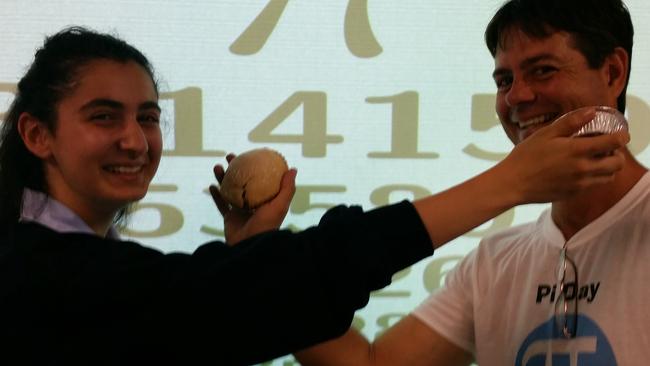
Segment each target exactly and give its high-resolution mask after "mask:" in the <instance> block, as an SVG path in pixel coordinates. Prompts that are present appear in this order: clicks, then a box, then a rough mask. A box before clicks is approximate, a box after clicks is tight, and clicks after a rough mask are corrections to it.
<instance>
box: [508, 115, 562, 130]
mask: <svg viewBox="0 0 650 366" xmlns="http://www.w3.org/2000/svg"><path fill="white" fill-rule="evenodd" d="M557 116H558V114H557V113H547V114H543V115H541V116H537V117H534V118H531V119H527V120H524V121H516V120H513V121H512V123H515V124H517V125H518V126H519V128H528V127H530V126H534V125H538V124H541V123H548V122H551V121H553V120H555V118H557Z"/></svg>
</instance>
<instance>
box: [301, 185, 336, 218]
mask: <svg viewBox="0 0 650 366" xmlns="http://www.w3.org/2000/svg"><path fill="white" fill-rule="evenodd" d="M345 190H346V188H345V186H319V185H300V186H297V187H296V193H295V195H294V196H293V200H292V201H291V206H290V211H291V213H292V214H304V213H305V212H307V211H309V210H313V209H318V208H320V209H325V210H327V209H329V208H332V207H334V206H335V205H334V204H331V203H314V202H312V200H311V197H312V193H343V192H345Z"/></svg>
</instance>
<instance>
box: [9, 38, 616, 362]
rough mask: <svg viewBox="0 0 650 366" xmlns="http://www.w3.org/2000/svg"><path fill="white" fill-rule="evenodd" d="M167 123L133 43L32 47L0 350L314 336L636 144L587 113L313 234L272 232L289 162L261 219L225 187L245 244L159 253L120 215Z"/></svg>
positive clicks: (100, 358) (12, 137) (106, 355)
mask: <svg viewBox="0 0 650 366" xmlns="http://www.w3.org/2000/svg"><path fill="white" fill-rule="evenodd" d="M159 119H160V108H159V106H158V89H157V86H156V82H155V78H154V73H153V71H152V67H151V65H150V63H149V61H148V60H147V59H146V58H145V56H143V55H142V53H140V52H139V51H138V50H136V49H135V48H133V47H132V46H130V45H128V44H127V43H125V42H124V41H122V40H120V39H118V38H116V37H113V36H110V35H106V34H101V33H96V32H93V31H89V30H87V29H83V28H76V27H74V28H69V29H65V30H63V31H61V32H59V33H57V34H55V35H53V36H51V37H48V38H47V39H46V41H45V44H44V45H43V47H42V48H41V49H39V50H38V52H37V53H36V56H35V59H34V62H33V63H32V65H31V67H30V68H29V70H28V71H27V73H26V74H25V76H24V77H23V78H22V79H21V80H20V82H19V84H18V91H17V94H16V97H15V100H14V102H13V104H12V105H11V107H10V110H9V111H8V113H7V114H6V118H5V121H4V124H3V126H2V133H1V140H0V310H1V313H2V314H3V315H4V318H3V321H2V326H1V327H0V349H2V352H0V359H7V360H9V359H13V358H15V357H19V359H20V360H22V362H21V364H53V365H59V364H71V363H81V362H83V363H84V364H95V365H96V364H115V365H123V364H131V363H136V362H137V363H143V364H156V363H163V364H170V363H172V364H182V365H190V364H204V363H208V362H212V363H213V364H221V365H226V364H227V365H232V364H251V363H256V362H261V361H263V360H267V359H271V358H274V357H277V356H280V355H283V354H287V353H290V352H292V351H296V350H298V349H301V348H304V347H306V346H309V345H313V344H316V343H318V342H321V341H323V340H326V339H329V338H332V337H335V336H338V335H341V334H343V333H344V332H345V331H346V330H347V329H348V327H349V326H350V322H351V319H352V316H353V314H354V311H355V310H356V309H358V308H361V307H363V306H364V305H365V304H366V303H367V301H368V296H369V292H370V291H372V290H375V289H378V288H381V287H383V286H386V285H387V284H389V283H390V279H391V276H392V274H394V273H395V272H397V271H398V270H400V269H403V268H404V267H407V266H409V265H411V264H413V263H415V262H416V261H418V260H420V259H422V258H424V257H426V256H428V255H430V254H431V253H432V252H433V249H434V247H437V246H440V245H442V244H444V243H446V242H448V241H449V240H451V239H453V238H455V237H456V236H458V235H461V234H462V233H464V232H466V231H468V230H470V229H472V228H473V227H475V226H477V225H479V224H481V223H482V222H484V221H486V220H488V219H490V218H492V217H494V216H496V215H498V214H499V213H501V212H503V211H504V210H506V209H508V208H510V207H512V206H514V205H517V204H521V203H526V202H543V201H550V200H554V199H558V198H561V197H564V196H566V195H568V194H571V193H572V192H575V191H576V190H577V189H581V188H585V187H589V186H592V185H594V184H599V183H601V182H603V181H608V180H610V179H611V178H612V176H613V175H614V174H615V173H616V171H617V170H618V169H620V166H621V165H622V157H621V154H620V153H619V152H617V151H616V150H617V149H618V148H620V147H621V146H623V145H624V144H625V143H626V142H627V138H628V136H627V134H625V133H620V134H618V135H611V136H602V137H597V138H592V139H575V140H574V139H571V138H569V137H567V136H570V135H571V133H572V132H573V131H575V130H577V129H578V128H579V127H580V126H581V125H582V124H584V123H585V121H586V120H587V119H588V116H583V118H582V120H581V121H578V120H577V119H576V120H567V121H562V122H561V123H557V124H555V125H553V126H551V127H549V128H545V129H543V130H540V131H539V132H537V133H536V134H535V135H534V136H532V137H531V138H529V139H527V140H526V141H525V142H524V143H522V144H519V145H518V146H517V147H516V148H515V150H514V151H513V152H512V153H511V154H510V155H509V156H508V157H507V158H506V159H504V160H503V161H502V162H501V163H499V164H497V165H496V166H495V167H493V168H492V169H490V170H488V171H486V172H485V173H483V174H481V175H479V176H477V177H476V178H473V179H471V180H469V181H467V182H465V183H463V184H461V185H459V186H457V187H454V188H452V189H450V190H448V191H445V192H442V193H440V194H438V195H434V196H431V197H428V198H425V199H422V200H418V201H415V202H413V203H410V202H402V203H399V204H396V205H391V206H387V207H383V208H379V209H376V210H373V211H369V212H365V213H364V212H363V211H362V210H361V209H360V208H359V207H344V206H339V207H337V208H335V209H332V210H330V211H329V212H328V213H327V214H326V215H325V216H324V217H323V219H322V220H321V223H320V224H319V225H317V226H314V227H313V228H310V229H308V230H305V231H303V232H300V233H290V232H288V231H279V230H276V229H277V227H278V226H279V225H280V223H281V222H282V219H283V218H284V216H285V215H286V212H287V209H288V207H289V202H290V201H291V198H292V195H293V192H294V190H295V186H294V179H295V170H291V171H290V172H289V173H287V174H286V175H285V177H284V179H283V185H282V189H281V192H280V193H279V194H278V196H277V197H276V198H275V199H274V200H272V201H271V202H269V203H268V204H266V205H264V206H263V207H261V208H260V209H258V210H256V211H255V212H254V213H253V214H251V215H249V216H247V215H243V214H242V213H241V212H239V211H231V210H230V208H229V207H228V206H227V205H226V204H225V203H224V201H223V200H222V199H221V197H220V195H219V192H218V190H214V191H213V196H214V199H215V202H216V203H217V206H218V207H219V210H220V211H221V213H222V215H223V216H224V219H225V223H226V229H227V231H228V237H227V238H228V241H230V242H233V243H234V242H239V243H238V245H236V246H227V245H224V243H222V242H211V243H206V244H204V245H203V246H201V247H200V248H199V249H197V250H196V251H195V252H194V253H192V254H178V253H177V254H163V253H161V252H158V251H156V250H153V249H148V248H145V247H142V246H140V245H139V244H137V243H134V242H129V241H121V240H120V239H119V236H118V234H117V232H116V230H115V229H114V227H113V224H114V223H115V221H116V220H117V219H119V218H120V217H121V216H122V215H123V214H124V212H125V210H126V208H127V207H128V205H129V204H131V203H133V202H135V201H137V200H139V199H141V198H142V197H143V196H144V195H145V194H146V192H147V188H148V185H149V183H150V181H151V179H152V177H153V175H154V174H155V172H156V168H157V167H158V163H159V161H160V157H161V152H162V139H161V133H160V126H159ZM610 151H614V153H613V154H607V156H606V157H604V158H600V159H594V158H593V156H594V155H597V154H600V153H603V152H610ZM215 175H216V176H217V179H219V180H220V179H221V178H222V176H223V168H222V167H221V166H220V165H217V166H216V167H215ZM0 362H3V363H7V362H4V360H3V361H0Z"/></svg>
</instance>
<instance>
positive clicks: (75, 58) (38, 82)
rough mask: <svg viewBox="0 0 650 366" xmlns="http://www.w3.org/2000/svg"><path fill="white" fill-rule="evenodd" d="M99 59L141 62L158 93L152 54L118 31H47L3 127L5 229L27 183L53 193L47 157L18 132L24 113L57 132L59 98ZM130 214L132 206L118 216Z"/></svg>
mask: <svg viewBox="0 0 650 366" xmlns="http://www.w3.org/2000/svg"><path fill="white" fill-rule="evenodd" d="M98 59H106V60H112V61H118V62H130V61H132V62H136V63H137V64H139V65H140V66H142V68H143V69H144V70H146V72H147V73H148V74H149V76H150V77H151V81H152V83H153V85H154V88H155V90H156V93H158V86H157V84H156V79H155V77H154V71H153V66H152V65H151V63H150V62H149V60H148V59H147V58H146V57H145V56H144V55H143V54H142V52H140V51H138V50H137V49H136V48H135V47H133V46H131V45H129V44H128V43H126V42H125V41H123V40H121V39H119V38H118V37H116V36H113V35H110V34H105V33H98V32H95V31H93V30H89V29H87V28H83V27H69V28H65V29H63V30H62V31H60V32H58V33H56V34H54V35H52V36H50V37H47V38H46V39H45V43H44V44H43V46H42V47H41V48H40V49H38V50H37V51H36V54H35V56H34V61H33V62H32V64H31V66H30V67H29V69H28V71H27V73H26V74H25V75H24V76H23V78H22V79H20V81H19V82H18V88H17V91H16V96H15V98H14V100H13V102H12V104H11V106H10V107H9V110H8V111H7V113H6V114H5V119H4V122H3V125H2V128H1V129H0V230H3V231H4V229H6V228H7V227H9V226H11V225H13V224H14V223H16V222H17V221H18V219H19V217H20V210H21V207H22V198H23V192H24V189H25V188H29V189H32V190H36V191H40V192H43V193H45V194H47V193H48V187H47V182H46V180H45V173H44V169H43V163H42V161H41V160H40V159H39V158H38V157H36V156H34V155H32V153H31V152H30V151H29V150H28V149H27V148H26V147H25V144H24V143H23V140H22V138H21V137H20V134H19V133H18V119H19V118H20V116H21V114H23V113H25V112H26V113H29V114H30V115H32V116H33V117H35V118H37V119H38V120H39V121H40V122H41V123H43V124H44V125H45V126H46V127H47V128H48V129H49V130H50V131H51V132H52V133H55V132H56V126H57V122H58V121H57V108H58V104H59V102H60V101H61V100H62V99H63V98H65V97H66V96H68V95H69V94H71V92H72V91H73V90H74V88H75V82H76V81H77V79H78V78H79V73H80V71H81V68H82V67H83V66H84V65H86V64H88V63H89V62H91V61H94V60H98ZM125 214H126V208H125V209H123V210H121V211H120V212H119V213H118V215H117V217H116V221H119V220H120V219H121V218H123V217H124V215H125Z"/></svg>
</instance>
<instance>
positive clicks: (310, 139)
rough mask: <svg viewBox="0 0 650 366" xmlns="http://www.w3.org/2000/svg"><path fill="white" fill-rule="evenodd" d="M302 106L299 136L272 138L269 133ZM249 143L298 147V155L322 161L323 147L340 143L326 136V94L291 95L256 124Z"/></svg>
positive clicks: (301, 93)
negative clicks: (299, 146)
mask: <svg viewBox="0 0 650 366" xmlns="http://www.w3.org/2000/svg"><path fill="white" fill-rule="evenodd" d="M300 106H302V113H303V123H302V128H303V131H302V134H292V135H289V134H272V132H273V130H274V129H275V128H276V127H278V126H279V125H280V124H281V123H282V122H283V121H284V120H286V119H287V118H288V117H289V116H290V115H291V114H292V113H294V111H296V109H298V108H299V107H300ZM248 139H249V140H250V141H252V142H264V143H266V142H274V143H299V144H302V155H303V156H307V157H318V158H320V157H324V156H325V154H326V151H327V144H338V143H341V142H343V136H341V135H328V134H327V94H325V93H323V92H318V91H301V92H296V93H294V94H292V95H291V96H290V97H289V98H288V99H287V100H286V101H285V102H284V103H282V104H281V105H280V106H279V107H278V108H276V109H275V110H274V111H273V112H271V114H270V115H269V116H268V117H266V118H265V119H264V120H263V121H262V122H260V124H259V125H257V127H255V128H254V129H253V130H252V131H251V132H250V133H249V134H248Z"/></svg>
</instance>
